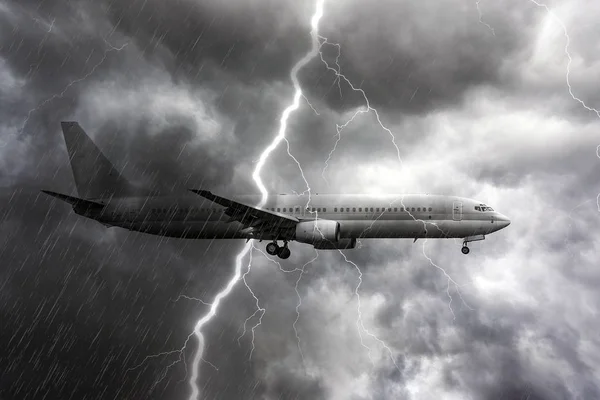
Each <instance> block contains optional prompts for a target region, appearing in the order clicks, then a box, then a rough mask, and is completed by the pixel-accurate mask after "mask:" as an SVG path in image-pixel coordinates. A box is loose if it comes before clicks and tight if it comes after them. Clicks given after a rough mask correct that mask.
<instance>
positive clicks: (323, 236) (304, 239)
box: [295, 219, 340, 244]
mask: <svg viewBox="0 0 600 400" xmlns="http://www.w3.org/2000/svg"><path fill="white" fill-rule="evenodd" d="M295 239H296V240H297V241H298V242H300V243H308V244H315V243H318V242H331V243H337V242H338V241H339V240H340V223H339V222H337V221H330V220H327V219H318V220H316V221H303V222H298V224H297V225H296V236H295Z"/></svg>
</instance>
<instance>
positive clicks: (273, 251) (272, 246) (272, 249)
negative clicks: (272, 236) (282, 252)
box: [267, 242, 281, 256]
mask: <svg viewBox="0 0 600 400" xmlns="http://www.w3.org/2000/svg"><path fill="white" fill-rule="evenodd" d="M279 249H281V247H279V246H278V245H277V243H275V242H271V243H269V244H268V245H267V253H269V254H270V255H272V256H275V255H277V254H278V253H279Z"/></svg>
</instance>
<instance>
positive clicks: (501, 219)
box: [497, 214, 510, 229]
mask: <svg viewBox="0 0 600 400" xmlns="http://www.w3.org/2000/svg"><path fill="white" fill-rule="evenodd" d="M497 221H498V225H500V229H502V228H506V227H507V226H509V225H510V219H508V217H507V216H506V215H503V214H500V215H499V216H498V219H497Z"/></svg>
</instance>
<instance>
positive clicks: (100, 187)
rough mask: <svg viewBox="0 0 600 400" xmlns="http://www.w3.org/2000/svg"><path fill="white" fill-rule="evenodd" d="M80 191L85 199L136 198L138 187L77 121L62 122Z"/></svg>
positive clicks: (76, 184) (72, 167)
mask: <svg viewBox="0 0 600 400" xmlns="http://www.w3.org/2000/svg"><path fill="white" fill-rule="evenodd" d="M60 124H61V127H62V131H63V136H64V137H65V143H66V145H67V151H68V152H69V160H70V161H71V170H72V171H73V177H74V178H75V186H76V187H77V192H78V194H79V196H80V197H82V198H84V199H85V198H87V199H90V198H106V197H112V196H126V195H132V194H133V193H134V192H135V189H134V187H133V186H132V185H131V184H130V183H129V182H128V181H127V180H126V179H125V178H123V176H121V174H120V173H119V171H117V170H116V169H115V167H114V166H113V165H112V164H111V162H110V161H108V159H107V158H106V157H105V156H104V154H102V152H101V151H100V150H99V149H98V147H96V145H95V144H94V142H92V139H90V138H89V136H88V135H87V134H86V133H85V132H84V131H83V129H82V128H81V126H79V123H77V122H61V123H60Z"/></svg>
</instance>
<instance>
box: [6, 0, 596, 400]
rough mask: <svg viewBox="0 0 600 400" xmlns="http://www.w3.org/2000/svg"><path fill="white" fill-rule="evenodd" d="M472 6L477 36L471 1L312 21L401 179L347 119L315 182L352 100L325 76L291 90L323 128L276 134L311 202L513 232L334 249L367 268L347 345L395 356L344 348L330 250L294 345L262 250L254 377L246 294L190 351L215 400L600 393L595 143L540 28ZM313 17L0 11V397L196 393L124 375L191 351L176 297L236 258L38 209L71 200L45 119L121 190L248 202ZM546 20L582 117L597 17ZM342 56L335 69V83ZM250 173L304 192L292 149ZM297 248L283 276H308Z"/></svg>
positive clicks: (351, 311) (140, 6)
mask: <svg viewBox="0 0 600 400" xmlns="http://www.w3.org/2000/svg"><path fill="white" fill-rule="evenodd" d="M479 7H480V10H481V13H482V14H481V17H482V20H481V22H480V16H479V13H478V10H477V4H476V3H475V2H473V3H472V4H467V3H459V2H456V1H450V0H449V1H445V2H442V3H439V4H435V5H433V4H425V3H424V4H420V3H419V4H417V3H414V2H389V1H386V2H379V3H378V4H376V5H370V4H369V5H367V4H366V3H361V2H355V1H346V2H336V3H326V4H325V17H324V20H323V23H322V25H321V27H322V29H321V34H322V35H323V36H326V37H327V38H328V39H329V40H330V42H332V43H333V42H334V43H339V44H340V46H341V56H340V58H339V65H340V66H341V68H342V70H343V72H345V73H346V74H347V76H348V77H349V78H350V79H351V80H352V81H353V82H355V83H356V85H357V87H360V88H362V89H364V90H365V92H366V93H367V95H368V96H369V98H370V100H371V104H372V105H373V106H376V107H377V108H378V109H379V110H380V112H381V117H382V121H383V122H384V123H385V124H386V126H388V127H389V128H390V129H391V130H392V132H393V134H394V135H395V137H396V142H397V143H398V146H399V149H400V153H401V156H402V158H403V161H404V163H403V164H400V163H399V162H398V160H397V155H396V150H395V149H394V148H393V147H392V146H391V144H390V137H389V134H388V133H387V132H386V131H384V130H383V129H382V128H381V127H380V126H379V125H378V124H377V122H376V120H375V118H374V115H373V114H372V113H371V114H361V115H359V116H357V118H356V120H355V121H354V122H353V123H352V124H350V125H348V127H346V128H345V129H344V130H343V132H342V139H341V141H340V142H339V144H338V147H337V150H336V152H335V153H334V154H333V155H332V157H331V160H330V162H329V166H328V169H327V171H326V174H325V177H326V178H327V181H325V180H324V179H323V178H322V177H321V173H322V169H323V167H324V166H325V160H326V159H327V157H328V155H329V152H330V151H331V149H332V148H333V146H334V143H335V140H336V136H335V134H336V129H335V128H336V124H338V125H341V124H343V123H344V122H346V121H347V120H348V119H349V118H351V117H352V115H353V114H354V113H355V112H356V111H357V110H358V109H360V107H362V106H364V102H363V99H362V97H361V96H359V95H358V94H357V93H352V92H351V91H350V90H349V88H348V86H347V85H344V83H343V82H342V83H341V96H340V89H339V88H338V86H337V83H336V81H335V75H334V74H333V73H332V72H331V71H327V70H326V68H325V67H324V65H323V64H322V63H321V62H320V61H319V60H315V61H313V62H311V63H310V64H309V66H308V67H307V68H306V69H305V70H303V71H302V73H301V81H302V83H303V87H304V93H305V94H306V97H307V99H308V100H309V101H310V102H311V104H312V105H313V106H314V107H315V109H316V110H317V112H318V115H317V114H316V113H314V112H313V111H312V110H311V109H310V108H309V107H307V106H306V104H305V103H304V102H303V103H302V105H301V108H300V110H298V112H297V113H295V114H294V115H293V116H292V117H291V119H290V123H289V130H288V137H289V140H290V149H291V151H292V152H293V154H294V155H295V156H296V157H297V159H298V161H299V162H300V163H301V165H302V166H303V168H304V170H305V174H306V177H307V179H308V181H309V183H310V185H311V187H312V188H313V192H324V191H329V192H336V191H337V192H349V193H352V192H354V193H357V192H370V191H387V192H394V191H396V192H403V191H413V192H419V191H422V192H429V193H431V192H438V193H447V194H460V195H464V196H467V197H473V198H478V199H481V200H483V201H486V202H488V203H490V204H492V205H493V206H494V207H497V208H498V209H500V210H501V211H502V212H505V213H506V214H508V215H509V216H510V217H511V219H512V220H513V223H512V225H511V227H510V228H509V229H507V230H504V231H502V232H501V233H498V234H496V235H492V236H490V237H489V238H488V239H486V241H485V242H483V243H474V244H473V246H472V248H473V252H472V254H471V255H470V256H469V257H467V258H465V257H463V256H462V255H461V254H460V253H459V252H458V251H457V250H458V247H459V243H454V242H453V241H451V240H449V241H427V242H426V243H424V241H418V242H417V243H414V244H413V243H410V241H407V242H404V241H388V240H382V241H374V240H364V241H362V248H361V249H357V250H354V251H351V252H350V251H349V252H347V255H348V257H349V258H350V260H351V261H353V262H354V263H356V265H357V266H359V268H361V270H362V272H363V276H362V283H361V286H360V293H361V308H360V311H361V314H362V323H363V324H364V326H365V327H366V328H367V329H368V330H369V332H371V333H373V334H374V335H376V336H377V338H379V339H381V340H383V341H384V342H385V343H386V344H387V346H388V347H389V350H388V349H386V348H384V347H383V346H382V344H381V342H380V341H378V340H377V339H375V338H373V337H372V336H370V335H369V333H368V332H366V331H364V330H363V329H362V328H359V327H358V326H360V323H359V321H358V314H359V310H358V301H357V298H356V296H355V289H356V287H357V285H358V283H359V280H358V277H359V274H358V271H357V270H356V268H355V266H354V265H352V264H350V263H347V262H345V261H344V259H343V258H342V257H341V255H340V254H339V253H337V252H321V253H319V258H318V259H317V261H315V262H314V263H313V264H310V265H308V266H307V267H306V272H305V273H304V275H303V277H302V280H301V281H300V283H299V284H298V293H299V294H300V296H301V298H302V305H301V306H300V307H299V310H300V317H299V318H298V322H297V324H296V328H297V332H298V336H299V338H300V339H299V341H298V340H297V339H296V332H295V331H294V329H293V324H294V321H295V320H296V307H297V301H298V299H297V295H296V291H295V290H294V289H295V286H296V282H297V279H298V274H299V273H298V272H297V271H296V272H287V273H285V272H282V271H280V270H279V266H277V265H276V264H274V263H273V262H271V261H269V260H266V259H265V258H264V256H263V255H262V254H261V253H259V252H258V251H256V250H255V251H254V253H253V256H254V262H253V266H252V271H251V272H250V273H249V274H248V276H247V281H248V284H249V285H250V286H251V287H252V288H253V290H254V293H255V294H256V296H257V297H258V298H259V302H260V305H261V306H262V307H264V308H265V309H266V311H267V312H266V313H265V315H264V317H263V319H262V324H261V325H260V326H258V327H257V328H256V330H255V341H254V345H255V350H254V352H253V353H252V359H250V350H251V348H252V342H251V338H252V335H251V332H247V333H246V335H245V336H244V337H243V338H242V339H241V340H240V341H239V343H238V340H237V339H238V337H239V336H240V335H241V333H242V328H243V324H244V321H245V320H246V318H248V317H249V316H250V315H252V314H253V313H254V311H255V300H254V299H253V297H252V296H251V295H250V294H249V292H248V291H247V289H246V288H245V287H244V285H243V282H238V284H237V286H236V288H235V289H234V292H233V293H232V295H231V296H230V297H229V298H228V299H227V300H226V301H225V302H224V303H222V304H221V308H220V311H219V314H218V315H217V317H216V318H215V319H214V321H213V322H212V323H211V324H210V325H209V326H208V327H207V328H206V331H205V336H206V343H207V346H206V349H205V352H204V358H205V360H206V361H207V362H203V364H202V366H201V375H200V379H199V381H198V382H199V384H200V386H201V387H202V390H203V393H204V394H205V396H206V398H228V399H229V398H231V399H234V398H257V399H304V398H305V399H320V398H323V399H347V398H352V399H368V398H374V399H389V398H399V399H404V398H406V399H411V398H425V399H427V398H432V399H433V398H440V397H443V398H468V397H470V398H481V399H497V398H523V399H525V398H529V399H534V398H535V399H566V398H586V399H587V398H589V399H592V398H597V397H600V393H599V389H598V388H599V384H598V380H597V376H598V371H599V370H600V364H599V363H598V361H597V360H598V359H599V358H598V354H599V345H600V343H598V341H597V340H596V336H597V334H596V331H597V329H596V327H597V322H598V320H597V318H596V316H597V304H598V296H597V294H596V287H597V284H598V280H599V277H598V274H597V273H596V268H595V265H596V258H597V257H596V254H597V251H598V248H597V245H596V244H595V243H594V236H593V233H594V232H595V231H596V230H597V219H598V214H597V211H598V210H597V207H596V202H595V201H596V199H595V196H596V195H597V191H600V189H598V184H599V182H598V174H597V173H595V171H596V170H597V164H596V163H598V162H600V161H599V160H598V158H597V157H595V147H596V145H597V143H596V142H595V139H594V135H595V132H598V129H599V128H600V125H599V123H598V121H597V119H595V114H590V113H589V112H587V111H582V109H581V107H579V105H578V103H577V102H575V101H574V100H573V99H572V98H571V97H570V95H569V93H568V91H567V87H566V82H565V67H566V63H565V55H564V37H563V36H561V35H562V32H561V31H560V29H559V30H558V31H556V30H555V29H556V26H554V25H552V21H553V20H551V19H548V18H547V16H546V13H545V10H543V9H541V8H539V7H536V6H535V5H534V4H533V3H531V2H518V1H511V2H509V3H506V2H505V3H502V4H496V3H492V2H481V3H480V4H479ZM582 10H587V11H588V12H587V13H586V12H585V11H582ZM313 11H314V10H313V5H312V4H310V3H302V4H301V3H298V2H280V1H263V2H254V1H226V2H221V1H209V2H192V1H189V2H188V1H181V2H177V3H165V2H161V1H153V0H150V1H141V0H140V1H135V2H125V1H117V2H88V1H75V2H69V3H65V2H53V1H48V0H46V1H43V2H39V1H33V0H32V1H20V2H6V3H2V4H1V5H0V78H1V79H0V186H1V187H2V191H1V193H0V218H1V221H2V222H1V224H0V245H1V248H0V260H2V261H1V262H0V265H1V266H2V268H0V289H1V290H0V321H2V330H1V332H0V396H2V398H8V399H11V398H34V397H36V398H37V397H44V396H46V397H48V398H53V397H60V398H67V397H69V396H70V397H84V396H85V397H87V398H106V397H117V398H118V397H124V398H183V397H186V396H187V395H188V393H189V390H188V386H187V377H188V376H189V365H188V366H187V367H188V368H187V369H186V365H185V364H184V363H179V364H176V365H175V366H173V367H172V368H171V369H170V370H168V371H167V373H166V374H164V375H163V373H164V372H165V368H166V367H167V366H168V365H169V364H171V363H172V362H173V361H175V360H177V357H178V356H179V355H178V354H169V355H165V356H162V357H157V358H152V359H150V360H147V361H146V362H145V363H143V364H142V365H141V366H139V367H138V368H136V369H134V370H128V369H129V368H132V367H134V366H136V365H138V364H140V363H141V362H142V361H143V360H144V358H145V357H146V356H147V355H150V354H156V353H159V352H165V351H171V350H174V349H179V348H180V347H181V346H182V345H183V343H184V342H185V340H186V337H187V335H188V334H189V332H191V330H192V329H193V326H194V324H195V321H196V319H197V318H198V317H199V316H200V315H203V313H205V312H207V306H206V305H203V304H201V303H198V302H195V301H193V300H187V299H180V300H178V301H175V300H176V299H177V298H178V296H179V295H180V294H185V295H188V296H193V297H197V298H200V299H203V300H205V301H211V299H212V298H213V297H214V295H215V294H216V293H217V292H218V291H219V289H220V288H221V287H222V285H223V284H224V283H225V282H226V281H227V280H228V279H229V277H230V276H231V273H232V269H233V266H234V262H235V255H236V253H237V251H238V250H239V248H240V244H239V243H237V242H223V243H220V242H210V241H186V240H174V239H165V238H160V237H153V236H149V235H144V234H136V233H131V232H127V231H123V230H119V229H117V228H111V229H106V228H104V227H103V226H101V225H100V224H97V223H95V222H93V221H88V220H83V219H81V218H80V217H77V216H76V215H74V214H73V213H72V212H70V210H69V208H68V206H66V205H65V204H62V203H59V202H57V201H54V200H52V199H50V198H47V197H45V196H43V195H41V194H39V192H38V190H39V189H40V188H45V189H54V190H57V191H64V192H69V193H72V192H73V191H74V187H73V183H72V176H71V171H70V169H69V166H68V159H67V154H66V151H65V149H64V143H63V140H62V137H61V134H60V124H59V122H60V121H61V120H67V119H69V120H78V121H80V123H81V124H82V126H83V127H84V128H85V129H86V131H87V132H88V133H89V134H90V136H92V137H93V139H94V141H95V142H96V143H97V144H98V146H99V147H100V148H102V150H103V151H104V152H105V153H106V154H107V156H108V157H109V158H110V159H111V160H113V161H114V163H115V164H116V165H118V166H119V167H121V168H123V169H124V171H125V173H126V175H127V176H128V177H130V178H131V179H132V180H136V181H139V182H141V183H145V184H147V185H149V186H152V187H155V188H160V189H162V190H164V191H172V192H176V191H179V190H183V189H184V188H186V187H189V186H204V187H209V188H211V189H213V190H215V191H218V192H220V193H236V192H237V193H241V192H256V188H255V185H254V184H253V182H252V181H251V178H250V171H252V169H253V168H254V165H255V162H256V160H257V159H258V156H259V154H260V152H261V150H262V149H263V148H264V146H265V145H266V144H268V143H269V142H270V140H271V139H272V137H273V136H274V135H275V133H276V132H277V129H278V123H279V117H280V113H281V111H282V110H283V109H284V108H285V107H286V106H287V105H288V104H289V101H290V98H291V94H292V88H291V87H290V84H289V70H290V68H291V66H292V65H293V63H294V62H296V60H298V59H299V58H300V57H301V56H302V54H303V52H305V51H306V50H308V48H309V46H310V41H309V36H308V30H309V19H310V16H311V14H312V12H313ZM556 11H557V15H560V16H561V17H564V21H565V23H566V25H567V26H568V28H569V29H573V30H574V32H573V34H572V35H571V37H572V41H571V46H572V47H571V50H572V52H573V55H574V62H573V64H572V83H573V87H574V91H575V92H576V93H577V94H579V95H581V97H582V98H583V99H584V100H585V101H586V102H588V103H589V104H591V105H592V106H593V105H594V104H595V103H597V102H596V101H595V99H596V97H595V96H597V93H595V92H597V91H595V92H594V90H593V88H594V85H593V84H591V82H593V80H592V78H593V77H594V76H595V75H594V74H595V72H596V69H595V66H596V65H598V60H597V59H596V53H595V52H594V51H593V45H591V44H590V43H589V42H588V41H586V39H587V38H589V37H592V36H593V34H594V32H593V29H592V28H590V27H592V26H593V24H592V23H591V22H589V21H594V20H596V19H597V15H596V14H597V12H598V10H596V9H595V8H591V7H590V6H589V5H586V7H585V8H584V7H583V6H582V5H581V4H577V3H576V2H573V3H568V4H567V3H565V5H561V6H560V8H558V9H557V10H556ZM595 16H596V17H595ZM588 22H589V23H588ZM577 23H578V24H577ZM485 24H488V25H489V27H488V26H486V25H485ZM575 26H577V27H578V29H575V28H574V27H575ZM559 28H560V27H559ZM492 29H493V33H492ZM553 29H554V30H553ZM557 32H558V33H557ZM336 56H337V48H336V47H333V46H326V47H324V57H325V59H326V60H327V62H328V63H330V65H332V66H334V65H335V59H336ZM594 93H595V94H594ZM596 105H597V104H596ZM263 177H264V180H265V183H266V184H267V187H268V188H269V190H271V191H273V192H283V191H286V192H290V191H291V190H297V191H301V190H303V189H304V182H303V180H302V179H301V177H300V176H299V173H298V166H297V165H296V164H295V162H294V161H293V160H292V159H291V158H290V157H289V156H288V155H287V152H286V150H285V146H280V147H279V148H278V149H277V150H276V151H275V152H274V153H273V154H272V156H271V157H270V159H269V161H268V162H267V164H266V165H265V168H264V170H263ZM261 246H262V244H261ZM293 250H294V256H293V257H294V258H293V259H290V260H289V261H288V262H285V263H283V264H282V267H284V268H286V269H294V268H295V267H297V268H300V267H302V265H303V264H304V263H305V262H308V261H310V260H311V258H312V257H313V256H314V252H313V251H312V250H311V249H308V248H306V247H302V246H301V245H296V246H294V249H293ZM424 254H425V255H427V257H429V258H430V259H431V262H430V261H429V260H428V259H427V258H426V257H425V256H424ZM432 263H434V264H435V265H433V264H432ZM244 265H245V264H244ZM442 269H443V271H442ZM244 270H245V266H244ZM448 276H450V277H451V279H452V281H450V283H449V280H448ZM255 323H258V317H256V316H255V317H253V318H252V319H251V320H249V321H248V325H247V328H248V329H250V328H251V327H252V326H253V325H254V324H255ZM189 346H190V347H189V348H188V349H187V350H186V351H184V353H183V354H184V355H185V360H187V361H188V363H189V361H190V360H191V358H192V353H193V351H194V349H195V342H194V341H191V342H190V344H189ZM365 346H366V347H368V349H367V348H365ZM299 347H300V349H301V350H302V354H301V353H300V350H299ZM370 357H371V358H370ZM208 362H210V363H212V364H214V366H216V367H217V368H218V370H216V369H214V368H213V367H212V366H211V365H210V364H209V363H208ZM186 373H187V374H188V375H186ZM233 377H235V378H233ZM161 378H164V379H162V380H161V381H160V382H158V381H159V380H160V379H161ZM157 382H158V383H157Z"/></svg>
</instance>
